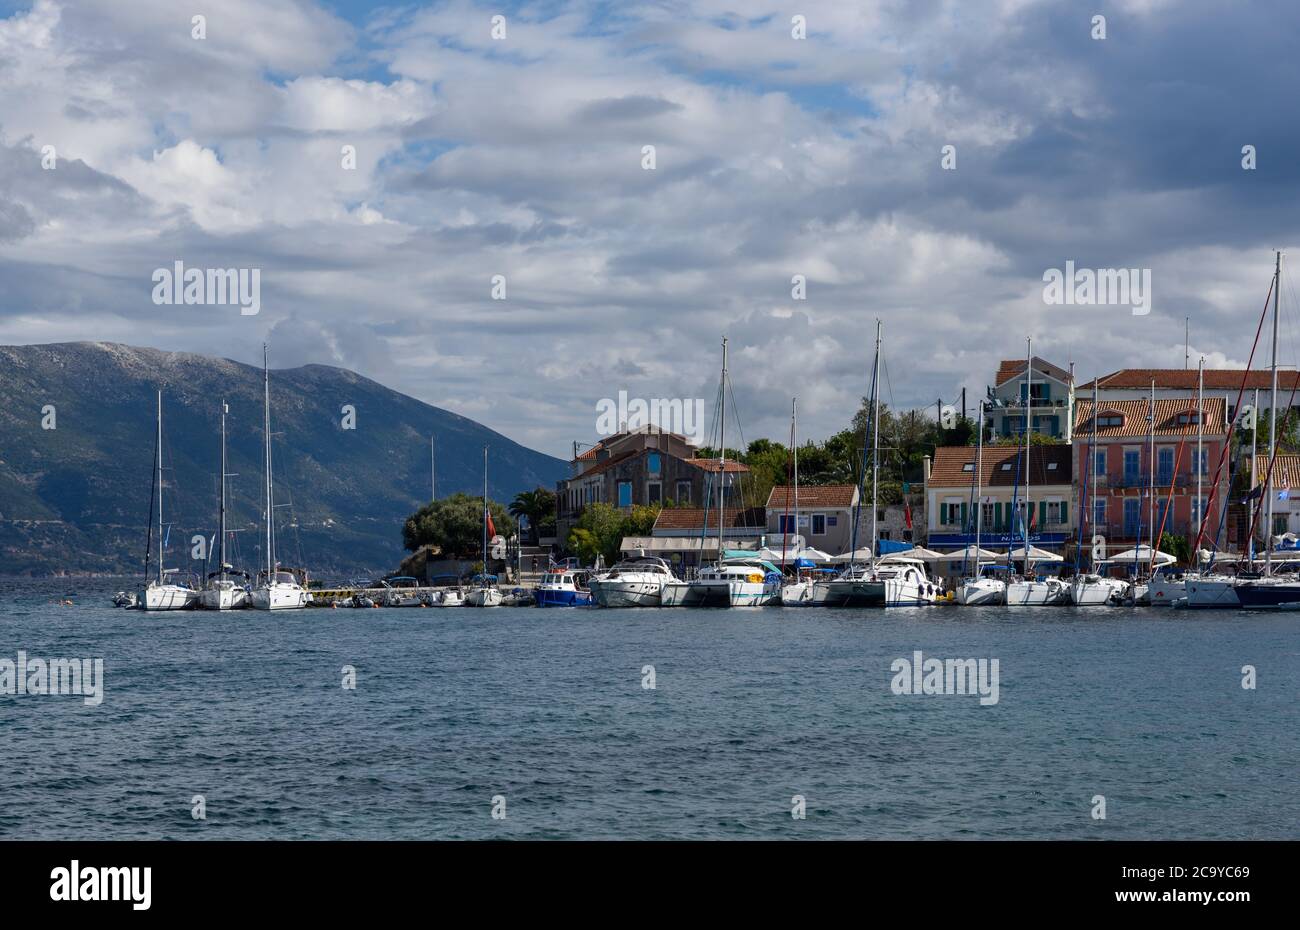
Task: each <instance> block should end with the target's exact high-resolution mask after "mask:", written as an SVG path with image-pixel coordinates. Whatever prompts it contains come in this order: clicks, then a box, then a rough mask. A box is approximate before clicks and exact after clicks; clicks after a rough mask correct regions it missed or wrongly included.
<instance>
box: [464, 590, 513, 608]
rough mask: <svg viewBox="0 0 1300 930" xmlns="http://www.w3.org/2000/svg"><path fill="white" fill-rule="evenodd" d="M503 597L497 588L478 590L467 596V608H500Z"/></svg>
mask: <svg viewBox="0 0 1300 930" xmlns="http://www.w3.org/2000/svg"><path fill="white" fill-rule="evenodd" d="M504 598H505V595H503V594H502V593H501V592H500V591H498V590H497V589H496V588H478V589H476V590H474V591H471V592H469V594H467V595H465V606H466V607H500V606H501V601H502V600H504Z"/></svg>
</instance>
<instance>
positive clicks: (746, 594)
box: [682, 581, 780, 607]
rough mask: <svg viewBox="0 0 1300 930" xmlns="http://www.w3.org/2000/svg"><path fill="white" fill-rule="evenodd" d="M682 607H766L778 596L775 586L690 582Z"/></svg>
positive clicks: (743, 582) (741, 582) (746, 582)
mask: <svg viewBox="0 0 1300 930" xmlns="http://www.w3.org/2000/svg"><path fill="white" fill-rule="evenodd" d="M686 587H687V590H686V597H685V600H684V601H683V604H682V606H683V607H766V606H767V605H768V604H771V603H772V602H773V601H775V600H776V599H777V598H778V597H779V596H780V595H779V593H778V590H777V588H776V586H775V585H770V584H767V583H765V582H754V581H692V582H690V583H689V584H688V585H687V586H686Z"/></svg>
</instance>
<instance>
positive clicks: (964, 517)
mask: <svg viewBox="0 0 1300 930" xmlns="http://www.w3.org/2000/svg"><path fill="white" fill-rule="evenodd" d="M969 508H970V505H969V504H967V503H963V504H962V505H961V527H962V529H963V530H965V529H966V527H967V526H968V525H969V524H968V523H967V517H968V516H969V515H970V510H969Z"/></svg>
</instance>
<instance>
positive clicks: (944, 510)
mask: <svg viewBox="0 0 1300 930" xmlns="http://www.w3.org/2000/svg"><path fill="white" fill-rule="evenodd" d="M939 523H940V524H941V525H945V526H946V525H947V523H948V505H947V504H944V503H940V504H939Z"/></svg>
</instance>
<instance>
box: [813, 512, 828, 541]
mask: <svg viewBox="0 0 1300 930" xmlns="http://www.w3.org/2000/svg"><path fill="white" fill-rule="evenodd" d="M812 534H813V535H814V536H825V535H826V514H824V513H815V514H813V515H812Z"/></svg>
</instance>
